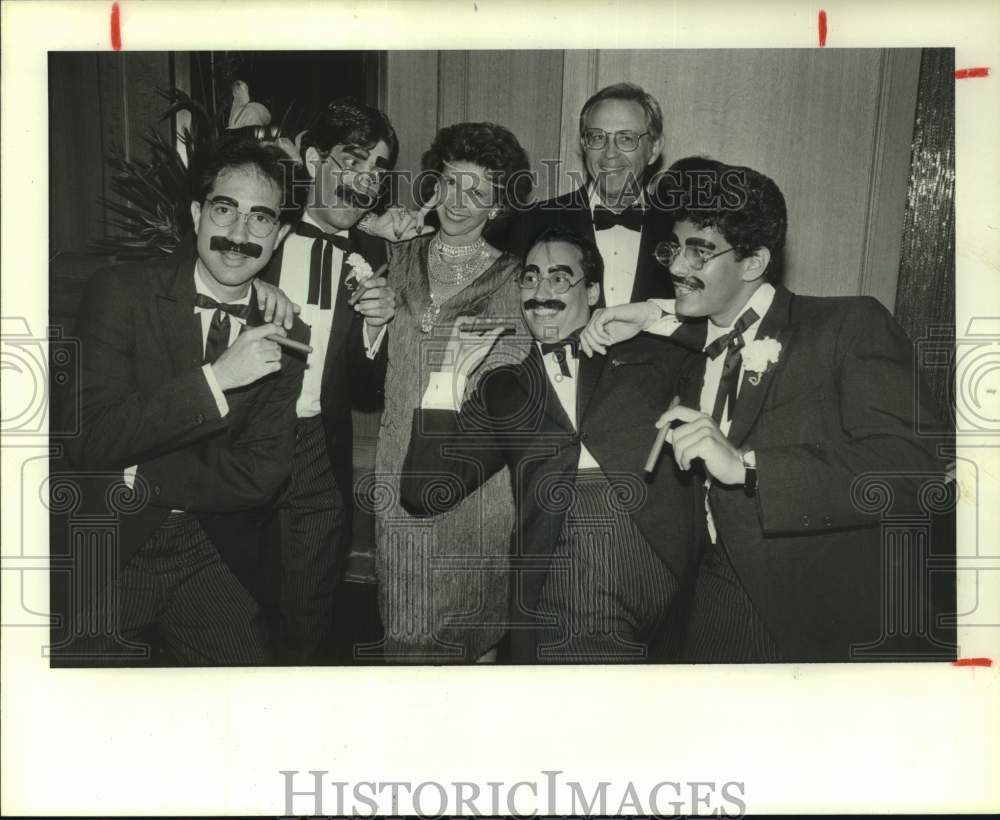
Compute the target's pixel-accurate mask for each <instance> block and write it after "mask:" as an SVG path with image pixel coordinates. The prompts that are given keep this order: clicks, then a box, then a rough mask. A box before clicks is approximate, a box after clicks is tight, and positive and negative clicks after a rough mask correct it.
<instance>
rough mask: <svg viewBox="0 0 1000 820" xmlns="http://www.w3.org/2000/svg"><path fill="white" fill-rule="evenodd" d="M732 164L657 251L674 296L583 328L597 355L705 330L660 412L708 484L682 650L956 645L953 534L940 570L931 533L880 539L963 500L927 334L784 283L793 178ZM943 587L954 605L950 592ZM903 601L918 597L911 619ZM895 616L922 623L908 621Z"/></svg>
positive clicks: (845, 300)
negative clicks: (673, 399) (948, 619)
mask: <svg viewBox="0 0 1000 820" xmlns="http://www.w3.org/2000/svg"><path fill="white" fill-rule="evenodd" d="M716 170H717V174H716V175H715V179H714V183H713V184H712V185H711V186H709V187H708V188H703V189H702V190H701V192H700V197H701V198H700V199H699V201H698V202H688V203H686V204H684V205H682V206H681V207H680V208H679V210H678V211H677V213H676V220H677V221H676V223H675V225H674V233H673V236H672V237H671V238H670V240H669V241H668V242H667V243H665V244H664V245H663V246H661V247H660V248H658V249H657V258H658V259H659V260H660V262H661V264H663V265H664V266H666V267H668V269H669V271H670V276H671V279H672V280H673V282H674V288H675V291H676V294H677V297H676V301H672V300H665V301H664V300H653V301H650V302H646V303H637V304H633V305H622V306H617V307H611V308H608V309H606V310H602V311H597V312H596V313H595V315H594V317H593V319H592V320H591V323H590V325H589V326H588V327H587V329H586V330H585V331H584V333H583V334H582V346H583V347H584V350H585V352H586V353H587V354H588V355H590V354H591V353H593V352H597V353H606V354H607V356H610V357H615V356H617V355H618V350H619V346H620V345H621V344H631V342H629V341H626V340H629V339H632V340H633V341H634V338H633V337H635V338H639V337H637V336H636V334H637V333H639V331H640V330H646V331H648V332H649V333H653V334H662V335H670V334H677V333H683V334H684V335H685V337H686V339H687V342H688V343H690V341H691V340H692V339H693V338H694V336H693V334H694V333H696V332H697V333H700V343H699V346H700V347H701V348H702V349H703V350H704V355H700V356H694V357H692V358H691V359H690V360H689V365H688V366H686V368H685V371H684V373H683V374H682V376H681V378H680V380H679V385H678V397H679V401H678V402H677V403H675V404H674V405H673V406H671V407H669V409H667V408H665V409H666V412H665V413H664V414H663V415H662V417H661V418H660V419H659V420H658V422H657V427H659V428H660V429H661V430H663V431H665V441H666V444H667V445H668V448H669V450H670V453H671V455H672V458H670V459H669V460H668V459H667V457H666V456H665V457H664V461H669V462H670V463H672V464H675V465H676V466H677V467H679V468H680V469H681V470H683V471H685V472H686V473H692V474H695V475H696V476H698V478H699V481H698V482H697V484H698V487H699V488H702V490H703V495H704V496H705V499H704V502H703V512H702V516H701V521H702V524H703V526H702V528H701V533H702V540H703V545H704V546H703V557H702V558H701V563H700V567H699V571H698V578H697V584H696V586H695V590H694V594H693V605H692V611H691V619H690V623H689V625H688V629H687V636H686V639H685V646H684V660H685V661H687V662H691V663H752V662H774V661H786V662H789V661H795V662H797V661H839V662H844V661H850V660H890V659H892V660H898V659H903V658H906V659H911V660H917V659H926V660H930V659H933V658H938V659H946V658H949V657H952V656H953V654H954V646H953V645H952V644H953V639H954V632H953V631H952V632H951V633H950V634H949V633H948V629H947V628H944V629H942V630H941V631H940V632H938V634H937V635H934V634H933V632H934V631H935V630H937V629H938V628H939V626H940V623H941V621H940V620H939V619H937V617H936V615H935V610H936V609H940V608H942V602H941V601H937V600H935V599H936V598H937V591H938V583H939V582H940V583H942V584H944V585H946V584H947V583H948V572H947V570H946V566H947V560H948V559H947V550H948V549H949V544H948V540H949V539H948V538H945V539H944V541H945V543H937V544H934V545H932V548H933V551H934V552H935V553H937V555H936V558H937V560H938V564H939V567H940V568H941V569H942V570H944V571H942V572H940V573H939V574H938V575H937V577H931V573H930V569H929V567H928V565H927V564H926V558H927V557H928V556H926V555H925V556H924V559H925V561H924V562H923V563H922V562H921V560H920V559H919V555H920V553H919V552H918V551H917V547H916V545H915V544H914V545H912V546H913V548H912V549H911V550H907V551H898V550H897V551H896V552H893V547H892V544H890V543H886V544H883V543H882V539H883V533H882V525H883V520H882V518H881V516H882V515H892V516H897V517H902V518H906V517H907V516H910V517H911V519H912V520H920V519H923V520H924V521H927V522H928V526H929V523H930V520H931V518H930V514H931V512H932V509H933V504H932V505H931V506H928V505H927V504H926V503H924V499H925V498H929V497H930V495H932V494H933V495H935V497H938V498H941V499H944V498H946V497H947V496H948V494H949V491H948V489H947V487H946V481H945V466H944V463H943V462H942V461H940V460H939V459H938V458H937V456H936V454H935V444H936V442H935V441H934V440H933V439H928V438H926V437H924V438H920V437H918V436H917V434H916V433H915V430H916V428H917V419H918V418H919V419H920V421H921V423H922V425H923V426H924V427H925V429H943V427H942V426H941V425H940V423H938V422H937V421H936V417H937V416H938V413H937V411H936V410H935V408H934V407H933V406H932V405H931V404H930V403H928V402H927V401H926V399H927V396H928V394H927V391H926V390H917V389H916V388H917V385H916V381H917V380H916V376H915V373H914V356H913V349H912V345H911V344H910V341H909V339H907V338H906V336H905V335H904V333H903V331H902V330H901V329H900V327H899V326H898V325H897V324H896V322H895V321H894V320H893V318H892V317H891V316H890V315H889V313H888V311H886V309H885V308H884V307H882V305H880V304H879V303H878V302H876V301H875V300H874V299H872V298H870V297H837V298H833V297H808V296H798V295H795V294H792V293H791V292H789V291H788V290H786V289H785V288H783V287H782V286H781V285H780V284H778V283H777V273H778V270H779V268H780V262H781V255H782V250H783V248H784V244H785V230H786V224H787V217H786V212H785V200H784V197H783V195H782V193H781V191H780V189H779V188H778V186H777V185H776V184H775V183H774V182H773V181H772V180H771V179H769V178H768V177H766V176H764V175H763V174H760V173H758V172H756V171H754V170H752V169H750V168H743V167H734V166H725V165H718V166H717V168H716ZM737 179H738V180H740V184H739V186H738V188H739V189H740V190H741V196H740V201H739V202H737V203H733V202H731V201H729V200H730V195H731V193H732V191H733V190H734V188H735V187H737V186H735V185H734V182H735V180H737ZM674 338H676V335H675V336H674ZM611 345H614V346H613V347H610V349H609V346H611ZM599 358H603V357H599ZM918 396H919V399H918V398H916V397H918ZM918 401H919V402H920V404H918ZM651 432H652V431H651V430H649V428H646V429H645V430H644V429H642V428H637V430H636V431H635V434H636V435H637V436H639V437H640V438H645V437H646V436H648V435H649V434H650V433H651ZM942 443H944V442H943V440H942ZM663 466H664V465H662V464H661V465H660V468H661V469H662V468H663ZM866 487H867V489H866ZM879 498H884V499H885V500H886V503H885V504H882V503H878V499H879ZM942 503H943V502H942ZM663 537H669V534H668V533H664V535H663ZM953 548H954V545H953V543H952V544H951V545H950V549H953ZM910 553H912V554H910ZM907 567H909V568H908V569H907ZM952 584H953V577H952ZM932 588H933V589H935V593H934V595H933V596H932V592H931V590H932ZM942 588H943V589H944V594H943V596H942V597H943V601H944V603H943V610H944V612H950V613H953V612H954V611H955V609H954V586H952V587H951V592H950V595H949V593H948V592H947V588H946V586H945V587H942ZM949 598H950V602H949V601H948V599H949ZM904 601H905V602H906V605H907V606H909V607H912V608H911V609H909V610H907V611H906V612H904V613H900V612H899V610H898V606H899V605H900V604H901V603H902V602H904ZM911 617H912V618H914V620H913V621H910V620H908V619H909V618H911ZM893 619H897V622H898V623H904V622H905V623H907V624H908V626H907V628H906V629H907V631H908V633H909V634H908V635H902V634H899V633H897V634H892V633H893V631H894V630H893V624H892V620H893Z"/></svg>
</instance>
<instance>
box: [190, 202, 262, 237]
mask: <svg viewBox="0 0 1000 820" xmlns="http://www.w3.org/2000/svg"><path fill="white" fill-rule="evenodd" d="M206 203H207V204H208V218H209V219H211V220H212V224H214V225H217V226H218V227H220V228H229V227H231V226H232V225H233V224H234V223H235V222H236V220H237V219H239V218H240V217H243V220H244V221H245V222H246V224H247V233H249V234H250V236H256V237H257V238H258V239H263V238H264V237H266V236H270V235H271V233H272V232H273V231H274V228H275V226H276V225H277V224H278V216H277V214H275V213H274V211H272V210H271V209H270V208H256V207H255V208H251V209H250V210H249V211H241V210H240V209H239V208H237V207H236V203H235V202H233V201H232V200H231V199H227V198H226V197H216V198H215V199H209V200H206Z"/></svg>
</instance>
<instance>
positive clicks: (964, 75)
mask: <svg viewBox="0 0 1000 820" xmlns="http://www.w3.org/2000/svg"><path fill="white" fill-rule="evenodd" d="M989 76H990V70H989V69H988V68H960V69H958V71H956V72H955V79H956V80H967V79H969V77H989Z"/></svg>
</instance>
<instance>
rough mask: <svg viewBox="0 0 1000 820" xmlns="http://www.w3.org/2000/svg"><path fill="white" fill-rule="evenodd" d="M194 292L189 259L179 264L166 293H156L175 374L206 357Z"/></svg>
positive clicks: (192, 268)
mask: <svg viewBox="0 0 1000 820" xmlns="http://www.w3.org/2000/svg"><path fill="white" fill-rule="evenodd" d="M194 294H195V289H194V261H193V260H191V259H185V260H182V261H181V262H179V263H178V264H177V267H176V268H175V269H174V271H173V279H172V281H169V282H168V283H167V287H166V289H165V290H164V292H162V293H158V294H157V295H156V296H157V299H156V307H157V313H158V314H159V319H160V331H161V335H162V338H163V340H164V344H165V345H166V348H167V353H168V355H169V357H170V363H171V365H172V366H173V372H174V373H175V374H176V373H183V372H185V371H187V370H190V369H191V368H193V367H200V366H201V365H202V364H204V360H205V350H204V341H203V339H202V333H201V319H200V317H199V316H198V315H197V314H196V313H195V312H194Z"/></svg>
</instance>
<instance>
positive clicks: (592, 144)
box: [583, 128, 649, 154]
mask: <svg viewBox="0 0 1000 820" xmlns="http://www.w3.org/2000/svg"><path fill="white" fill-rule="evenodd" d="M648 133H649V131H643V132H642V133H641V134H638V133H636V132H635V131H615V132H614V133H613V134H609V133H608V132H607V131H604V130H603V129H601V128H588V129H587V130H586V131H584V132H583V144H584V146H585V147H586V148H587V149H588V150H590V151H602V150H604V149H605V148H607V146H608V139H609V138H610V137H614V138H615V145H616V146H617V148H618V150H619V151H624V152H625V153H627V154H631V153H632V152H633V151H634V150H635V149H636V148H638V147H639V140H641V139H642V138H643V137H644V136H646V135H647V134H648Z"/></svg>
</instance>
